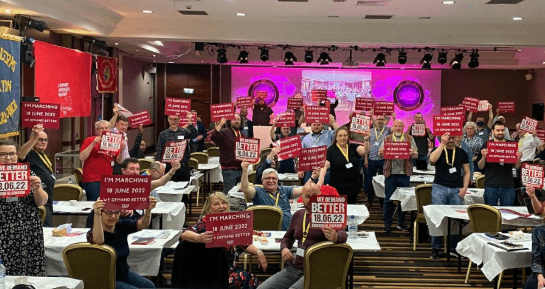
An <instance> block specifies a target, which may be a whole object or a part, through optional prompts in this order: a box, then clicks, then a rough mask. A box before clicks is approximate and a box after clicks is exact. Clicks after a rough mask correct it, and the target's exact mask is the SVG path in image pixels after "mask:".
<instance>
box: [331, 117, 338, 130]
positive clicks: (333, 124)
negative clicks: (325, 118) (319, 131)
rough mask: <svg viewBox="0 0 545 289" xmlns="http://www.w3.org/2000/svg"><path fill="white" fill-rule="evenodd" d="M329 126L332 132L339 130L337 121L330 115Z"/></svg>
mask: <svg viewBox="0 0 545 289" xmlns="http://www.w3.org/2000/svg"><path fill="white" fill-rule="evenodd" d="M329 124H330V125H331V127H333V129H334V130H337V129H338V128H339V125H338V124H337V121H336V120H335V117H334V116H333V115H332V114H330V115H329Z"/></svg>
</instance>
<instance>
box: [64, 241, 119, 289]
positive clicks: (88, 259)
mask: <svg viewBox="0 0 545 289" xmlns="http://www.w3.org/2000/svg"><path fill="white" fill-rule="evenodd" d="M116 258H117V257H116V253H115V250H114V249H113V248H112V247H110V246H108V245H95V244H89V243H76V244H71V245H68V246H67V247H66V248H65V249H64V251H63V252H62V260H63V261H64V264H65V266H66V270H67V271H68V276H70V277H71V278H74V279H79V280H82V281H83V286H84V287H85V289H115V264H116ZM90 269H92V270H90Z"/></svg>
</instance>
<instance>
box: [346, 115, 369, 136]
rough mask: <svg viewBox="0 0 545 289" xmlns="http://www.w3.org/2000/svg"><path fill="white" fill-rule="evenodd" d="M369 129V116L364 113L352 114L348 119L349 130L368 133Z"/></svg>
mask: <svg viewBox="0 0 545 289" xmlns="http://www.w3.org/2000/svg"><path fill="white" fill-rule="evenodd" d="M370 129H371V118H370V117H368V116H365V115H360V116H353V117H352V119H351V120H350V132H353V133H359V134H369V130H370Z"/></svg>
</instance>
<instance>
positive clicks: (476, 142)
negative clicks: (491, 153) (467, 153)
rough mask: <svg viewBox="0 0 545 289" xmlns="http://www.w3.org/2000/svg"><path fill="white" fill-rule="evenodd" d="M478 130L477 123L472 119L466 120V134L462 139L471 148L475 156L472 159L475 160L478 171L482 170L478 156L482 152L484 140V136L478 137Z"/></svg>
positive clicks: (474, 164) (475, 168)
mask: <svg viewBox="0 0 545 289" xmlns="http://www.w3.org/2000/svg"><path fill="white" fill-rule="evenodd" d="M476 131H477V125H476V124H475V123H474V122H472V121H468V122H466V124H465V126H464V132H465V135H464V138H463V139H462V141H463V142H465V143H467V145H468V146H469V148H470V149H471V152H472V153H473V154H472V155H473V157H472V160H471V161H472V162H473V167H474V170H475V171H476V172H478V171H480V170H479V165H478V164H477V156H478V155H479V153H480V152H481V148H482V147H483V144H484V142H483V139H482V138H480V137H477V135H476Z"/></svg>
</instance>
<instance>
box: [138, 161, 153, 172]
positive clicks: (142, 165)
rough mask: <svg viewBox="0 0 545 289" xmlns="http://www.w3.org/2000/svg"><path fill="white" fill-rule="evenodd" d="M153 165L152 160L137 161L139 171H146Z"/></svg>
mask: <svg viewBox="0 0 545 289" xmlns="http://www.w3.org/2000/svg"><path fill="white" fill-rule="evenodd" d="M152 163H153V161H152V160H148V159H138V164H139V165H140V170H147V169H149V168H150V167H151V164H152Z"/></svg>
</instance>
